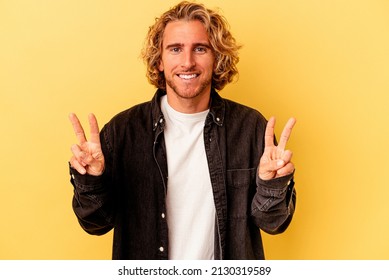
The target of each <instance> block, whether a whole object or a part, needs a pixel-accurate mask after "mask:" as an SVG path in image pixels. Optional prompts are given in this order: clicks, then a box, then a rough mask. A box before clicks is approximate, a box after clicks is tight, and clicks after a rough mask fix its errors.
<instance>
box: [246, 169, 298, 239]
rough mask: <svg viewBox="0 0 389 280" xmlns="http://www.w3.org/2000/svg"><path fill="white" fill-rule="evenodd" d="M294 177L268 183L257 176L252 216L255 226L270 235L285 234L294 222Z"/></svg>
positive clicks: (277, 179)
mask: <svg viewBox="0 0 389 280" xmlns="http://www.w3.org/2000/svg"><path fill="white" fill-rule="evenodd" d="M257 174H258V173H257ZM293 175H294V174H290V175H288V176H284V177H280V178H276V179H272V180H267V181H264V180H262V179H261V178H259V176H258V175H257V178H256V183H257V189H256V193H255V195H254V198H253V200H252V203H251V214H252V217H253V219H254V222H255V224H256V225H257V226H258V227H259V228H260V229H262V230H263V231H265V232H267V233H269V234H278V233H282V232H284V231H285V230H286V228H287V227H288V226H289V224H290V222H291V220H292V217H293V214H294V210H295V206H296V191H295V189H294V181H293Z"/></svg>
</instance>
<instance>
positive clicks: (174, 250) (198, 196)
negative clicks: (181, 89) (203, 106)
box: [161, 95, 215, 260]
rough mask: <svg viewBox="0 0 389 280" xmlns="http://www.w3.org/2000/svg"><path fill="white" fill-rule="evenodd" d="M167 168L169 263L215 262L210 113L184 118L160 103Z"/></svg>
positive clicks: (165, 97)
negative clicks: (208, 140) (206, 136)
mask: <svg viewBox="0 0 389 280" xmlns="http://www.w3.org/2000/svg"><path fill="white" fill-rule="evenodd" d="M161 109H162V112H163V114H164V116H165V121H166V123H165V124H166V126H165V131H164V135H165V142H166V150H167V164H168V174H169V178H168V187H167V198H166V207H167V222H168V227H169V259H178V260H183V259H192V260H194V259H214V238H215V203H214V200H213V192H212V186H211V179H210V175H209V169H208V162H207V158H206V154H205V146H204V136H203V129H204V122H205V118H206V116H207V114H208V111H209V110H207V111H204V112H200V113H195V114H183V113H180V112H177V111H175V110H174V109H173V108H172V107H170V105H169V104H168V101H167V96H166V95H165V96H163V97H162V100H161Z"/></svg>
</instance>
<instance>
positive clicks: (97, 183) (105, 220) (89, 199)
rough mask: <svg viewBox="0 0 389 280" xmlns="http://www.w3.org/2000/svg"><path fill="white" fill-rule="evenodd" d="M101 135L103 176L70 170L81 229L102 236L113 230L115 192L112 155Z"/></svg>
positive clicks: (74, 209) (75, 206) (76, 211)
mask: <svg viewBox="0 0 389 280" xmlns="http://www.w3.org/2000/svg"><path fill="white" fill-rule="evenodd" d="M102 135H103V131H102V132H101V134H100V140H101V145H102V149H103V154H104V157H105V170H104V173H103V174H102V175H101V176H92V175H88V174H86V175H82V174H80V173H78V172H77V170H75V169H74V168H72V167H71V166H70V164H69V169H70V176H71V178H70V182H71V184H72V185H73V187H74V195H73V202H72V203H73V204H72V206H73V211H74V213H75V214H76V216H77V218H78V221H79V223H80V225H81V227H82V228H83V229H84V230H85V231H86V232H88V233H89V234H93V235H102V234H105V233H107V232H108V231H110V230H111V229H112V228H113V220H114V218H113V211H114V209H113V205H114V204H113V190H112V184H111V183H110V179H109V178H110V175H109V174H110V173H111V172H110V169H111V167H110V164H109V162H110V159H109V158H110V155H109V153H108V151H107V144H106V143H104V141H103V140H104V138H103V137H102Z"/></svg>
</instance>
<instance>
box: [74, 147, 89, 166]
mask: <svg viewBox="0 0 389 280" xmlns="http://www.w3.org/2000/svg"><path fill="white" fill-rule="evenodd" d="M70 149H71V151H72V153H73V156H74V158H75V159H76V160H77V161H78V162H79V163H80V164H81V165H82V166H86V165H87V163H86V162H85V158H86V155H85V152H84V151H83V150H81V148H80V146H78V145H73V146H72V147H71V148H70Z"/></svg>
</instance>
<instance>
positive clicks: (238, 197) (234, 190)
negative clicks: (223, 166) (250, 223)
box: [227, 168, 256, 218]
mask: <svg viewBox="0 0 389 280" xmlns="http://www.w3.org/2000/svg"><path fill="white" fill-rule="evenodd" d="M255 173H256V168H249V169H231V170H227V209H228V216H229V217H230V218H247V217H248V216H249V214H250V207H251V200H252V196H253V194H254V192H255V187H254V188H251V187H250V186H253V185H254V186H255Z"/></svg>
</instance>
